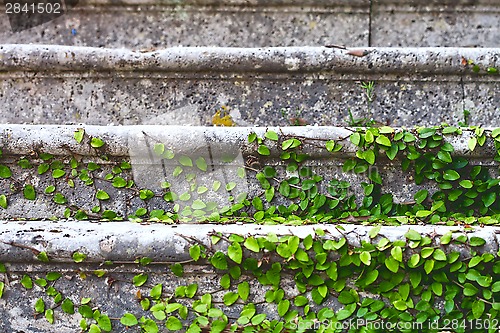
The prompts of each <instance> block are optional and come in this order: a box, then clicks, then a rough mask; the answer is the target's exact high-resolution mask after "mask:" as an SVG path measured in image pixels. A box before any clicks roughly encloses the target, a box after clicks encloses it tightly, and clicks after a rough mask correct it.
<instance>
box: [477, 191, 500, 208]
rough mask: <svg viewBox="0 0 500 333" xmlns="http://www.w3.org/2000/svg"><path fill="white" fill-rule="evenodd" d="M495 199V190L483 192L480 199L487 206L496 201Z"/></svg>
mask: <svg viewBox="0 0 500 333" xmlns="http://www.w3.org/2000/svg"><path fill="white" fill-rule="evenodd" d="M496 199H497V194H496V193H495V192H489V193H485V194H483V196H482V197H481V201H482V202H483V203H484V206H485V207H489V206H491V205H493V203H494V202H495V201H496Z"/></svg>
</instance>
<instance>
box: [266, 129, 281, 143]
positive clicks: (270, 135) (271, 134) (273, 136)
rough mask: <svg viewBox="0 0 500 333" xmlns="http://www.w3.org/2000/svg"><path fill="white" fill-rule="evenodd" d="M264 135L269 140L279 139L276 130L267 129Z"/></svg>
mask: <svg viewBox="0 0 500 333" xmlns="http://www.w3.org/2000/svg"><path fill="white" fill-rule="evenodd" d="M264 136H265V137H266V138H268V139H269V140H273V141H278V134H276V132H274V131H267V132H266V134H264Z"/></svg>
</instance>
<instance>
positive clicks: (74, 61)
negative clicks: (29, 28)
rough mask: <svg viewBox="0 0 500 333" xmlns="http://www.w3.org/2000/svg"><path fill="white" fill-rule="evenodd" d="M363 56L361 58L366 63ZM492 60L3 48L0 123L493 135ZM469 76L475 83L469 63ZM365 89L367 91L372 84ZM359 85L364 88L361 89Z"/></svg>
mask: <svg viewBox="0 0 500 333" xmlns="http://www.w3.org/2000/svg"><path fill="white" fill-rule="evenodd" d="M363 54H365V55H364V56H363ZM499 55H500V51H499V49H470V48H409V49H407V48H369V49H348V50H342V49H331V48H314V47H304V48H263V49H239V48H171V49H165V50H161V51H160V50H159V51H155V52H149V53H141V52H132V51H126V50H116V49H98V48H82V47H64V46H39V45H3V46H0V89H1V91H2V94H1V95H0V104H1V105H2V113H1V114H0V121H1V122H4V123H34V124H78V123H86V124H93V125H107V124H120V125H135V124H155V125H156V124H158V125H160V124H161V125H179V124H184V125H209V124H211V122H212V117H213V115H214V114H215V113H216V110H219V109H221V108H222V107H226V108H227V109H228V112H229V114H230V115H232V116H233V119H234V120H235V121H236V123H237V124H238V125H240V126H249V125H263V126H264V125H265V126H268V125H270V126H272V125H280V126H286V125H290V124H295V123H297V122H298V123H306V124H311V125H313V124H319V125H337V126H344V125H346V123H347V122H348V120H349V111H351V112H352V113H353V115H354V117H358V118H366V119H370V118H373V119H374V120H376V121H379V122H382V123H387V124H390V125H393V126H413V124H416V123H418V124H420V125H429V124H439V123H441V122H447V123H449V124H457V123H459V122H460V121H463V120H464V116H463V113H464V110H468V111H470V112H471V116H470V117H469V118H470V122H471V123H472V124H474V125H480V124H483V125H486V126H497V125H500V118H499V117H498V113H499V104H500V97H499V96H500V76H499V75H498V74H496V75H495V74H488V73H487V72H486V70H487V69H488V68H490V69H491V70H493V69H492V68H497V69H498V68H499V67H500V63H499V61H500V60H499V59H500V56H499ZM469 60H470V61H471V62H474V63H475V64H477V65H478V67H479V69H480V72H479V73H475V72H473V66H472V65H467V62H468V61H469ZM371 83H373V84H371ZM363 86H364V87H363Z"/></svg>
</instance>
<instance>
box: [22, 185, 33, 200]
mask: <svg viewBox="0 0 500 333" xmlns="http://www.w3.org/2000/svg"><path fill="white" fill-rule="evenodd" d="M23 194H24V197H25V198H26V199H28V200H35V199H36V193H35V188H34V187H33V186H31V185H24V189H23Z"/></svg>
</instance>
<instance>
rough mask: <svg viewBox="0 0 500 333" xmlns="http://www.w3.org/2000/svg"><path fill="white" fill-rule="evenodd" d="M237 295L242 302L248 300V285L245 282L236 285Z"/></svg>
mask: <svg viewBox="0 0 500 333" xmlns="http://www.w3.org/2000/svg"><path fill="white" fill-rule="evenodd" d="M238 295H239V296H240V298H241V299H242V300H244V301H246V300H247V299H248V296H249V295H250V284H249V283H248V282H247V281H243V282H241V283H240V284H238Z"/></svg>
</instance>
